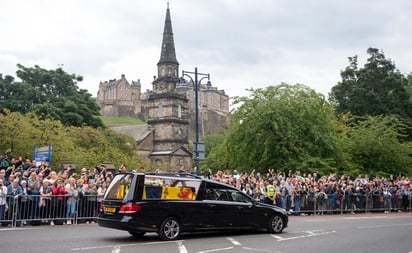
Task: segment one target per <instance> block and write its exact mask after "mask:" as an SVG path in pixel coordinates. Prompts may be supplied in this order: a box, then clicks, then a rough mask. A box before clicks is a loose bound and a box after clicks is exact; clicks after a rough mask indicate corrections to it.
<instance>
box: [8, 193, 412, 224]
mask: <svg viewBox="0 0 412 253" xmlns="http://www.w3.org/2000/svg"><path fill="white" fill-rule="evenodd" d="M69 198H71V199H69ZM68 200H69V201H68ZM6 203H7V205H6V208H5V209H6V210H5V212H4V213H3V214H2V213H1V212H2V208H1V206H0V226H1V227H19V226H25V225H41V224H49V225H60V224H79V223H86V222H94V220H95V219H96V217H97V215H98V212H99V208H100V202H99V200H98V196H97V195H85V196H83V197H75V198H74V197H69V196H60V197H59V196H48V197H43V196H40V195H26V196H20V197H19V198H18V199H14V198H13V197H12V196H7V197H6ZM275 205H278V206H280V207H283V208H285V209H286V210H287V211H289V214H291V215H323V214H346V213H362V212H363V213H368V212H400V211H402V212H411V211H412V201H411V194H406V195H393V196H383V195H374V194H354V195H349V196H347V195H342V196H339V195H336V194H332V195H326V194H325V195H321V194H302V195H292V196H290V195H288V196H285V197H284V198H281V197H277V198H276V203H275ZM68 210H71V211H68Z"/></svg>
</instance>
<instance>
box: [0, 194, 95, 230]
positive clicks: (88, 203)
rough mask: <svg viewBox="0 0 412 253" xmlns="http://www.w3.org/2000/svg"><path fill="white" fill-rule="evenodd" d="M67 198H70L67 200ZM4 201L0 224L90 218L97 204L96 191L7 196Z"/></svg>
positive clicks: (51, 223)
mask: <svg viewBox="0 0 412 253" xmlns="http://www.w3.org/2000/svg"><path fill="white" fill-rule="evenodd" d="M69 198H71V199H70V200H69V201H68V199H69ZM6 203H7V204H6V206H5V208H4V209H5V210H4V212H3V214H2V213H1V212H2V209H1V208H0V227H21V226H25V225H42V224H48V225H62V224H79V223H86V222H94V221H95V219H96V217H97V215H98V211H99V205H100V202H99V201H98V196H97V195H85V196H83V197H69V196H60V197H59V196H48V197H43V196H40V195H25V196H20V197H19V198H17V199H14V198H13V197H12V196H7V197H6ZM69 210H70V211H69Z"/></svg>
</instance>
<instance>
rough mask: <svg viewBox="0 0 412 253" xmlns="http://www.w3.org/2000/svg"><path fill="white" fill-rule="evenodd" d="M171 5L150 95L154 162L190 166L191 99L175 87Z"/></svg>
mask: <svg viewBox="0 0 412 253" xmlns="http://www.w3.org/2000/svg"><path fill="white" fill-rule="evenodd" d="M178 73H179V62H178V61H177V59H176V51H175V44H174V39H173V31H172V20H171V17H170V9H169V4H168V6H167V10H166V19H165V25H164V31H163V40H162V47H161V53H160V60H159V62H158V63H157V78H155V80H154V81H153V83H152V84H153V92H152V93H151V94H150V95H149V97H148V103H149V108H148V113H149V120H148V124H149V126H150V127H151V128H152V129H153V133H154V135H153V152H152V153H151V161H152V163H155V164H157V165H158V166H159V167H162V168H164V169H166V170H169V171H173V170H177V169H178V168H179V167H180V166H182V165H183V166H184V167H185V168H186V169H189V168H190V161H191V156H192V154H191V152H190V151H189V150H188V145H189V113H188V99H187V98H186V95H185V94H180V93H178V92H177V90H176V85H177V83H178V82H179V74H178Z"/></svg>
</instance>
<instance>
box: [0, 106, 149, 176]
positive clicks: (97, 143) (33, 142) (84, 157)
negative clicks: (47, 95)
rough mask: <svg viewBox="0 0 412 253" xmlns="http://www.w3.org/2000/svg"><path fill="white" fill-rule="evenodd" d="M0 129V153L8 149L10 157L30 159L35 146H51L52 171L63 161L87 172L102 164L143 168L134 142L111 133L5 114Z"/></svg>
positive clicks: (46, 118) (43, 119)
mask: <svg viewBox="0 0 412 253" xmlns="http://www.w3.org/2000/svg"><path fill="white" fill-rule="evenodd" d="M0 125H1V126H2V127H1V128H0V150H2V151H5V150H7V149H11V150H12V152H13V153H12V154H13V155H16V156H17V155H18V156H23V157H26V158H32V156H33V147H34V146H38V147H43V146H47V145H48V144H51V145H52V147H53V151H52V159H51V165H52V166H53V167H54V168H58V167H60V165H61V163H62V162H63V161H71V162H73V163H75V164H76V165H77V167H89V168H90V167H94V166H96V165H97V164H100V163H102V162H113V163H115V164H118V165H119V164H121V163H127V165H128V167H129V168H134V169H137V168H138V167H140V166H141V165H144V164H143V162H142V161H141V160H140V158H139V157H138V155H136V154H135V150H136V144H135V140H134V139H133V138H132V137H129V136H126V135H120V134H117V133H115V132H114V131H113V130H111V129H107V128H92V127H74V126H71V127H65V126H63V124H62V123H61V122H60V121H58V120H54V119H52V118H50V117H47V116H45V115H41V116H37V115H36V114H34V113H28V114H26V115H22V114H21V113H19V112H10V111H8V110H5V111H4V112H3V114H0Z"/></svg>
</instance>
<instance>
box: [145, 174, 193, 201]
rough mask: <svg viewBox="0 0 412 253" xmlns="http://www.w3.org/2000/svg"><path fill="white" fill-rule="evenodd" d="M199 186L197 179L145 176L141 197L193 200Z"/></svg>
mask: <svg viewBox="0 0 412 253" xmlns="http://www.w3.org/2000/svg"><path fill="white" fill-rule="evenodd" d="M199 187H200V181H199V180H190V179H186V178H182V179H180V178H171V177H165V176H163V177H162V176H157V177H156V176H152V177H151V176H145V183H144V190H143V197H142V199H167V200H194V199H196V196H197V193H198V190H199Z"/></svg>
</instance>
